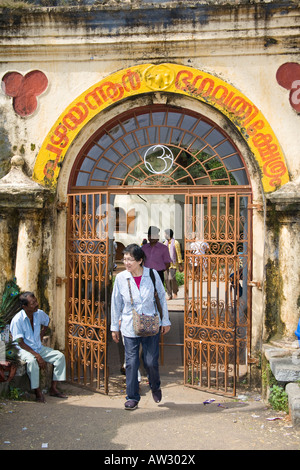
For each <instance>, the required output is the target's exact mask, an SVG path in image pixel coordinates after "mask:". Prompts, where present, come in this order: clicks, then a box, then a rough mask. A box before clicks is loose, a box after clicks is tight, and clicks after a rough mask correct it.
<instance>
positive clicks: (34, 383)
mask: <svg viewBox="0 0 300 470" xmlns="http://www.w3.org/2000/svg"><path fill="white" fill-rule="evenodd" d="M20 303H21V307H23V310H21V311H20V312H19V313H17V314H16V315H15V316H14V317H13V319H12V321H11V324H10V331H11V334H12V337H13V340H14V341H16V342H18V345H19V348H20V351H19V356H20V359H22V360H23V361H25V362H26V364H27V373H28V376H29V379H30V383H31V388H32V389H33V390H34V392H35V394H36V400H37V401H39V402H42V403H44V402H45V397H44V395H43V392H42V391H41V389H40V385H39V383H40V382H39V381H40V374H39V372H40V369H45V368H46V363H47V362H50V363H51V364H53V365H54V371H53V380H52V383H51V388H50V395H51V396H54V397H59V398H67V397H66V396H65V395H63V394H62V393H60V392H59V390H58V389H57V388H56V386H57V381H62V380H65V379H66V363H65V356H64V355H63V354H62V353H61V352H60V351H56V350H54V349H51V348H47V347H45V346H43V345H42V339H43V336H44V334H45V331H46V328H47V326H48V325H49V317H48V315H47V314H46V313H45V312H44V311H43V310H40V309H39V308H38V302H37V299H36V298H35V295H34V294H33V293H32V292H24V293H23V294H21V295H20Z"/></svg>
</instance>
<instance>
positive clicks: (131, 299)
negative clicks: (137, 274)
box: [127, 278, 133, 305]
mask: <svg viewBox="0 0 300 470" xmlns="http://www.w3.org/2000/svg"><path fill="white" fill-rule="evenodd" d="M127 281H128V289H129V294H130V301H131V305H133V298H132V293H131V287H130V279H129V278H127Z"/></svg>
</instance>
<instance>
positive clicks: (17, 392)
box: [8, 387, 24, 401]
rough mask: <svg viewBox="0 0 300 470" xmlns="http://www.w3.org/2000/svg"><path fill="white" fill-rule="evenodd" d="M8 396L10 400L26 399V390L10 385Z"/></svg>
mask: <svg viewBox="0 0 300 470" xmlns="http://www.w3.org/2000/svg"><path fill="white" fill-rule="evenodd" d="M8 398H9V399H10V400H16V401H20V400H23V399H24V392H22V390H21V389H20V388H16V387H9V395H8Z"/></svg>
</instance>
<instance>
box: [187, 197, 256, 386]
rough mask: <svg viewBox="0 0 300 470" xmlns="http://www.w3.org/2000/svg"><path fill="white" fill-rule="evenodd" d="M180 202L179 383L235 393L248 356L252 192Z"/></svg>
mask: <svg viewBox="0 0 300 470" xmlns="http://www.w3.org/2000/svg"><path fill="white" fill-rule="evenodd" d="M185 202H186V205H185V207H186V214H185V260H186V262H185V279H186V283H185V339H184V344H185V346H184V356H185V359H184V369H185V373H184V381H185V384H186V385H188V386H192V387H197V388H201V389H204V390H209V391H214V392H216V393H223V394H230V395H235V394H236V386H237V382H238V381H239V380H241V378H242V377H244V376H246V374H247V354H249V353H250V334H249V333H250V320H251V319H250V315H251V313H250V312H251V305H250V301H251V295H250V292H249V289H250V288H249V287H248V286H247V284H248V282H247V280H248V279H250V277H249V275H250V272H251V271H250V270H251V263H250V260H251V259H252V258H251V236H250V234H251V233H252V232H251V217H250V216H249V210H248V209H249V208H250V203H251V194H249V193H245V194H243V193H235V192H230V193H229V192H228V193H223V194H217V193H215V194H211V193H210V194H207V195H205V194H202V195H199V194H198V195H187V196H186V201H185ZM250 213H251V212H250Z"/></svg>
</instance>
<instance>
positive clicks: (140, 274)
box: [110, 244, 171, 410]
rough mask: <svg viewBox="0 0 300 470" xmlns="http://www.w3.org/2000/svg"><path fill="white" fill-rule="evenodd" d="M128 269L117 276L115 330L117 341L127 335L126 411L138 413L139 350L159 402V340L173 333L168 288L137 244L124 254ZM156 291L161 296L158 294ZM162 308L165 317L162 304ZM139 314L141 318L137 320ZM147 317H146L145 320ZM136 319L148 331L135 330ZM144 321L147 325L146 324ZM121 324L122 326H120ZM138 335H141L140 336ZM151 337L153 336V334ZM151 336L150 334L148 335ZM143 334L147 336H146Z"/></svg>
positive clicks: (112, 320)
mask: <svg viewBox="0 0 300 470" xmlns="http://www.w3.org/2000/svg"><path fill="white" fill-rule="evenodd" d="M123 255H124V259H123V261H124V264H125V268H126V269H125V270H124V271H122V272H121V273H119V274H117V276H116V279H115V283H114V288H113V292H112V299H111V327H110V329H111V331H112V338H113V341H115V342H116V343H118V342H119V340H120V331H121V333H122V335H123V339H124V346H125V362H126V392H127V397H126V398H127V401H126V402H125V409H126V410H134V409H136V408H137V406H138V403H139V401H140V394H139V383H138V369H139V363H140V360H139V350H140V345H142V348H143V358H144V359H143V360H144V366H145V369H146V371H147V374H148V378H149V385H150V388H151V392H152V396H153V399H154V401H155V402H156V403H159V402H160V401H161V398H162V392H161V388H160V375H159V362H158V358H159V338H160V334H166V333H168V331H169V330H170V325H171V322H170V319H169V314H168V308H167V302H166V298H165V290H164V286H163V284H162V282H161V279H160V277H159V275H158V273H157V272H156V271H155V270H153V271H152V275H153V276H154V277H153V279H154V280H155V284H154V282H153V279H152V278H151V276H150V269H149V268H146V267H145V266H144V259H145V254H144V252H143V250H142V249H141V247H140V246H139V245H136V244H132V245H128V246H127V247H126V248H125V250H124V251H123ZM155 291H156V292H157V294H155ZM155 295H156V296H157V298H158V301H159V303H160V306H161V316H160V315H159V313H158V312H159V311H158V304H157V301H156V299H155ZM137 315H139V317H138V318H137ZM143 317H144V318H143ZM134 318H135V320H136V321H137V320H138V321H139V323H140V324H141V323H143V325H144V330H145V329H148V326H145V323H148V324H149V325H151V326H150V328H149V330H150V331H148V332H145V331H142V330H143V328H142V330H140V331H138V330H136V331H135V330H134ZM142 320H144V322H142ZM120 323H121V327H120V326H119V324H120ZM137 333H138V334H137ZM149 333H150V334H151V335H150V334H149ZM146 334H147V335H146ZM142 335H143V336H142Z"/></svg>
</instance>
